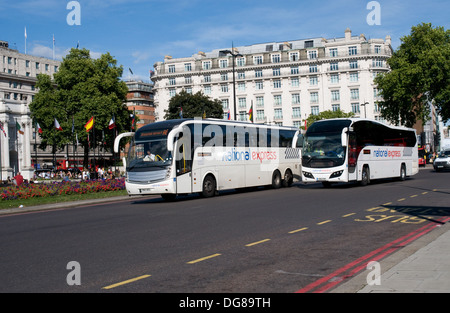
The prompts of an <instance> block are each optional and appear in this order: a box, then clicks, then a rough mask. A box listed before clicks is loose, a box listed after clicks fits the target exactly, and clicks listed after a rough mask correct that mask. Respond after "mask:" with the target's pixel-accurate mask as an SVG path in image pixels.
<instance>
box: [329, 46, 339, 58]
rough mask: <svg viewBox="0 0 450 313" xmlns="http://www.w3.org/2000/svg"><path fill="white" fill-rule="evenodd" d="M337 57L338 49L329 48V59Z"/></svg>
mask: <svg viewBox="0 0 450 313" xmlns="http://www.w3.org/2000/svg"><path fill="white" fill-rule="evenodd" d="M337 56H338V49H337V48H331V49H330V57H337Z"/></svg>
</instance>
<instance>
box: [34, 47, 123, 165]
mask: <svg viewBox="0 0 450 313" xmlns="http://www.w3.org/2000/svg"><path fill="white" fill-rule="evenodd" d="M122 73H123V69H122V66H120V67H118V66H117V61H116V60H115V59H114V58H113V57H112V56H111V55H110V54H109V53H106V54H103V55H102V56H101V57H100V58H98V59H92V58H91V57H90V53H89V50H87V49H72V50H71V51H70V53H69V54H68V55H67V56H66V57H65V58H63V62H62V63H61V66H60V68H59V71H58V72H57V73H56V74H54V81H53V82H52V81H51V78H50V76H48V75H45V74H41V75H38V80H37V83H36V87H37V89H38V90H39V91H38V93H37V94H36V95H35V98H34V100H33V101H32V103H31V104H30V111H31V115H32V118H33V119H34V120H35V121H36V122H38V123H39V125H40V126H41V128H42V130H43V132H42V134H41V135H40V136H41V139H42V140H41V145H40V147H41V148H42V149H45V148H46V146H47V145H52V146H53V152H55V150H56V149H62V148H63V147H64V146H65V145H66V144H72V143H73V142H74V141H75V136H76V137H77V139H78V142H79V143H80V144H81V145H82V146H83V147H84V165H85V166H87V165H88V156H89V148H92V147H94V145H95V146H96V147H98V145H99V144H101V145H102V146H103V148H105V149H106V150H112V145H113V141H114V139H115V133H114V130H109V129H108V124H109V121H110V120H111V118H112V117H113V116H114V118H115V125H116V128H117V131H118V132H119V133H120V132H123V131H128V130H129V129H130V127H131V119H130V111H129V110H128V108H127V106H126V104H125V100H126V94H127V92H128V87H127V86H126V84H125V83H124V82H123V81H120V77H121V76H122ZM92 116H94V127H93V129H92V130H91V131H90V132H89V133H88V132H87V131H86V129H85V128H84V126H85V124H86V123H87V122H88V120H89V119H90V118H91V117H92ZM55 119H56V120H57V121H58V122H59V124H60V125H61V127H62V131H60V130H57V129H56V128H55V127H54V122H55ZM72 125H73V131H72ZM94 132H95V139H94ZM88 135H89V141H88ZM103 135H104V136H103ZM94 140H95V141H94ZM105 143H106V144H105Z"/></svg>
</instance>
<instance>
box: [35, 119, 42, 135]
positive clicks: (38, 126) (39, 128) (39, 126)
mask: <svg viewBox="0 0 450 313" xmlns="http://www.w3.org/2000/svg"><path fill="white" fill-rule="evenodd" d="M36 129H37V131H38V133H39V134H42V128H41V125H39V123H37V122H36Z"/></svg>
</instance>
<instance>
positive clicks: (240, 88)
mask: <svg viewBox="0 0 450 313" xmlns="http://www.w3.org/2000/svg"><path fill="white" fill-rule="evenodd" d="M238 91H240V92H244V91H245V83H244V82H239V83H238Z"/></svg>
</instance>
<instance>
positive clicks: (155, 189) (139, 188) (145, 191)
mask: <svg viewBox="0 0 450 313" xmlns="http://www.w3.org/2000/svg"><path fill="white" fill-rule="evenodd" d="M175 185H176V184H175V182H174V181H173V179H168V180H163V181H160V182H157V183H153V184H140V183H134V182H129V181H126V182H125V187H126V189H127V192H128V195H130V196H132V195H133V196H134V195H161V194H175V193H176V188H175Z"/></svg>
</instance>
